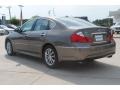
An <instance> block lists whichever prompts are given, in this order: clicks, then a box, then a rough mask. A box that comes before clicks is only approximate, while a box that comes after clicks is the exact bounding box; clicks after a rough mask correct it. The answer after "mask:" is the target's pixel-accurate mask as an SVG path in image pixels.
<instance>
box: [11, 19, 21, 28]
mask: <svg viewBox="0 0 120 90" xmlns="http://www.w3.org/2000/svg"><path fill="white" fill-rule="evenodd" d="M10 23H11V24H14V25H16V26H19V23H20V21H19V19H16V17H12V18H11V20H10Z"/></svg>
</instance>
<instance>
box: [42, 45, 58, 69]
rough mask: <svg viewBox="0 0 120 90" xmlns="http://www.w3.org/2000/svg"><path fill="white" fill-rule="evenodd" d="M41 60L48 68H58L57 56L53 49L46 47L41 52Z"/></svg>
mask: <svg viewBox="0 0 120 90" xmlns="http://www.w3.org/2000/svg"><path fill="white" fill-rule="evenodd" d="M43 60H44V62H45V64H46V65H47V66H48V67H49V68H56V67H58V64H59V62H58V55H57V51H56V50H55V48H54V47H52V46H50V45H48V46H46V47H45V48H44V50H43Z"/></svg>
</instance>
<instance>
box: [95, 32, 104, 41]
mask: <svg viewBox="0 0 120 90" xmlns="http://www.w3.org/2000/svg"><path fill="white" fill-rule="evenodd" d="M94 39H95V42H100V41H104V35H102V34H95V35H94Z"/></svg>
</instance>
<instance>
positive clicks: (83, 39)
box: [71, 32, 93, 43]
mask: <svg viewBox="0 0 120 90" xmlns="http://www.w3.org/2000/svg"><path fill="white" fill-rule="evenodd" d="M71 42H80V43H91V42H93V40H92V38H90V37H87V36H84V35H83V33H82V32H78V33H74V34H72V35H71Z"/></svg>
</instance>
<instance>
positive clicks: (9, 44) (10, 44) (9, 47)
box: [6, 40, 15, 56]
mask: <svg viewBox="0 0 120 90" xmlns="http://www.w3.org/2000/svg"><path fill="white" fill-rule="evenodd" d="M6 50H7V54H8V55H9V56H13V55H14V54H15V53H14V51H13V47H12V43H11V42H10V41H9V40H8V41H7V42H6Z"/></svg>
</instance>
